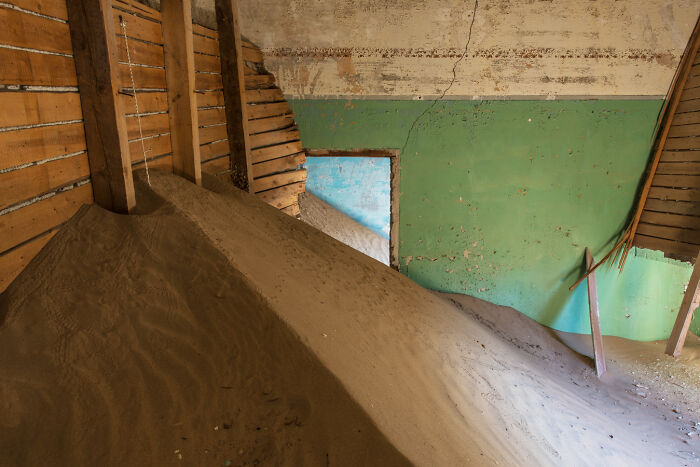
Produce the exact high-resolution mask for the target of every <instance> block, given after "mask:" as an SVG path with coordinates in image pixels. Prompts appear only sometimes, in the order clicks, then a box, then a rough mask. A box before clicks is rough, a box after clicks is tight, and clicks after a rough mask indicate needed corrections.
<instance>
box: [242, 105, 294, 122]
mask: <svg viewBox="0 0 700 467" xmlns="http://www.w3.org/2000/svg"><path fill="white" fill-rule="evenodd" d="M291 111H292V110H291V109H290V108H289V103H288V102H274V103H270V104H252V105H251V104H248V118H249V119H250V120H252V119H254V118H267V117H276V116H278V115H286V114H288V113H290V112H291Z"/></svg>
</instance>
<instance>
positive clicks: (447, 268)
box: [292, 100, 698, 340]
mask: <svg viewBox="0 0 700 467" xmlns="http://www.w3.org/2000/svg"><path fill="white" fill-rule="evenodd" d="M661 105H662V102H661V101H653V100H607V101H606V100H600V101H592V100H591V101H441V102H439V103H438V104H437V105H435V106H434V107H433V108H432V109H430V110H429V111H428V112H426V113H425V115H423V116H422V117H421V118H420V119H419V120H418V121H416V119H417V118H418V117H419V116H420V115H421V114H422V113H423V112H424V111H425V110H426V109H427V108H428V107H429V106H430V102H421V101H365V100H360V101H345V100H344V101H341V100H303V101H299V100H298V101H293V102H292V106H293V108H294V112H295V114H296V116H297V117H296V119H297V122H298V124H299V127H300V130H301V136H302V140H303V141H304V145H305V146H307V147H320V148H336V149H351V148H357V147H366V148H399V149H401V154H400V158H401V198H400V213H399V224H400V225H399V239H400V243H399V256H400V260H401V269H402V272H403V273H404V274H406V275H408V276H409V277H410V278H412V279H413V280H415V281H416V282H418V283H419V284H422V285H423V286H425V287H428V288H431V289H435V290H441V291H449V292H458V293H465V294H469V295H474V296H476V297H479V298H483V299H485V300H489V301H492V302H494V303H497V304H501V305H507V306H512V307H514V308H516V309H517V310H519V311H521V312H523V313H525V314H526V315H528V316H530V317H532V318H534V319H536V320H537V321H539V322H540V323H542V324H545V325H547V326H551V327H554V328H556V329H560V330H563V331H569V332H578V333H588V332H590V328H589V321H588V316H587V315H588V308H587V298H586V292H585V284H584V285H583V286H581V287H579V288H578V289H577V290H576V291H575V292H573V293H571V292H569V290H568V287H569V285H571V284H572V283H573V282H574V281H575V280H576V279H577V278H578V277H579V276H580V275H581V274H582V272H583V252H584V248H585V247H586V246H588V247H590V248H591V250H592V251H593V254H594V255H595V256H596V257H601V256H602V255H603V254H605V253H606V252H607V251H608V249H609V248H610V247H611V245H612V244H613V243H614V241H615V240H616V237H615V236H616V235H617V234H618V233H619V232H620V231H621V230H622V229H623V228H624V227H625V226H626V224H627V219H628V216H629V215H630V210H631V209H632V207H633V203H634V196H635V193H636V190H637V187H638V185H639V183H640V180H641V177H642V173H643V171H644V168H645V166H646V162H647V160H648V155H649V150H650V147H651V144H652V137H653V127H654V123H655V121H656V116H657V113H658V111H659V109H660V107H661ZM411 128H413V130H412V131H409V130H410V129H411ZM409 132H410V135H409ZM690 272H691V267H690V266H689V265H688V264H686V263H681V262H678V261H673V260H668V259H665V258H663V255H662V254H660V253H658V252H652V251H647V250H635V251H633V252H632V253H631V256H630V258H629V260H628V261H627V265H626V267H625V271H624V273H623V274H622V275H619V274H618V273H617V271H616V270H615V269H613V270H609V269H608V268H607V267H603V268H602V269H601V270H600V272H599V273H598V289H599V297H600V307H601V321H602V329H603V332H604V333H605V334H608V335H616V336H622V337H627V338H631V339H639V340H651V339H662V338H667V337H668V335H669V334H670V331H671V327H672V326H673V321H674V320H675V317H676V313H677V309H678V306H679V305H680V301H681V298H682V294H683V290H684V287H685V285H686V283H687V281H688V278H689V277H690ZM697 327H698V326H697V325H696V324H694V329H695V328H697Z"/></svg>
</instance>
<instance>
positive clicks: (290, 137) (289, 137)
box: [250, 126, 299, 149]
mask: <svg viewBox="0 0 700 467" xmlns="http://www.w3.org/2000/svg"><path fill="white" fill-rule="evenodd" d="M297 140H299V130H297V129H296V126H292V127H289V128H288V129H284V130H278V131H268V132H267V133H260V134H256V135H252V136H251V137H250V146H251V147H252V148H253V149H255V148H261V147H264V146H270V145H274V144H282V143H289V142H290V141H297Z"/></svg>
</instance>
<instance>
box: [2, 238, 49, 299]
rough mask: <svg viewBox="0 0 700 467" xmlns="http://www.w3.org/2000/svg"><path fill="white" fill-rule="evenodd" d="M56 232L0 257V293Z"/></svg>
mask: <svg viewBox="0 0 700 467" xmlns="http://www.w3.org/2000/svg"><path fill="white" fill-rule="evenodd" d="M56 232H57V231H56V230H54V231H51V232H48V233H46V234H44V235H42V236H41V237H39V238H36V239H34V240H32V241H31V242H29V243H27V244H25V245H22V246H21V247H19V248H16V249H14V250H12V251H10V252H8V253H5V254H4V255H0V293H2V292H3V291H5V289H7V287H8V286H9V285H10V283H11V282H12V281H13V280H15V278H16V277H17V276H18V275H19V273H20V272H22V270H23V269H24V268H25V267H27V264H29V262H30V261H31V260H32V259H33V258H34V257H35V256H36V255H37V254H38V253H39V252H40V251H41V249H42V248H44V245H46V244H47V243H48V242H49V240H51V239H52V238H53V236H54V235H56Z"/></svg>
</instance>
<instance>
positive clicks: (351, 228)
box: [299, 191, 389, 266]
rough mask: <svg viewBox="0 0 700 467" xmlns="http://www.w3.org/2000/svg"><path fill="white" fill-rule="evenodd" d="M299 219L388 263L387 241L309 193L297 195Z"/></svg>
mask: <svg viewBox="0 0 700 467" xmlns="http://www.w3.org/2000/svg"><path fill="white" fill-rule="evenodd" d="M299 208H300V209H301V220H303V221H304V222H306V223H307V224H309V225H312V226H314V227H316V228H317V229H318V230H320V231H321V232H324V233H326V234H328V235H330V236H331V237H333V238H335V239H336V240H338V241H340V242H343V243H345V244H346V245H348V246H351V247H353V248H354V249H356V250H357V251H361V252H362V253H364V254H366V255H367V256H371V257H372V258H374V259H376V260H377V261H380V262H382V263H384V264H386V265H387V266H388V265H389V240H387V239H386V238H384V237H382V236H381V235H378V234H376V233H374V232H372V231H371V230H370V229H368V228H367V227H365V226H364V225H362V224H360V223H359V222H356V221H354V220H353V219H351V218H349V217H348V216H346V215H345V214H343V213H342V212H340V211H338V210H337V209H334V208H333V207H332V206H330V205H328V204H327V203H325V202H324V201H323V200H321V199H319V198H318V197H316V196H314V195H313V194H311V193H309V192H308V191H307V192H306V193H302V194H301V195H299Z"/></svg>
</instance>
